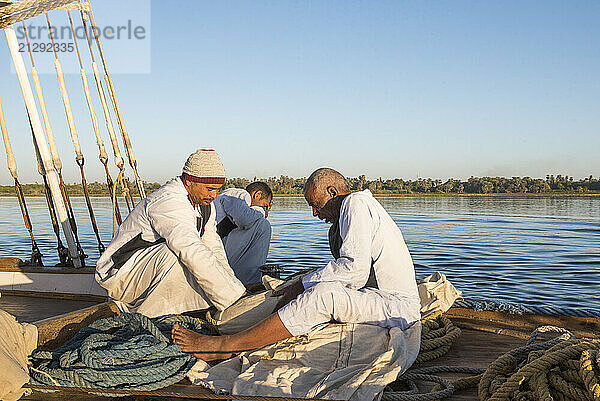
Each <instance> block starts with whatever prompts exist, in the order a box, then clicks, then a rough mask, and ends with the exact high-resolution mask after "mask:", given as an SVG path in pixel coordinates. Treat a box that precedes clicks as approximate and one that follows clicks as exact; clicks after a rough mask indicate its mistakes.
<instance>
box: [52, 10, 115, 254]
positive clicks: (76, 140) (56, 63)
mask: <svg viewBox="0 0 600 401" xmlns="http://www.w3.org/2000/svg"><path fill="white" fill-rule="evenodd" d="M67 12H68V11H67ZM45 15H46V22H47V23H48V30H49V35H50V39H51V40H52V50H53V51H54V67H55V69H56V76H57V78H58V85H59V87H60V93H61V97H62V100H63V105H64V106H65V113H66V115H67V123H68V126H69V132H70V134H71V140H72V141H73V146H74V147H75V161H76V162H77V165H78V166H79V170H80V174H81V186H82V189H83V194H84V196H85V201H86V206H87V210H88V214H89V216H90V220H91V223H92V228H93V230H94V234H95V235H96V241H97V242H98V249H99V250H101V251H100V252H101V253H102V252H103V251H104V249H105V248H104V245H103V244H102V240H101V239H100V234H99V232H98V226H97V224H96V217H95V216H94V210H93V208H92V202H91V200H90V194H89V191H88V187H87V181H86V179H85V171H84V164H85V158H84V157H83V153H82V152H81V146H80V144H79V136H78V134H77V130H76V128H75V121H74V119H73V111H72V110H71V102H70V101H69V95H68V93H67V88H66V85H65V79H64V75H63V72H62V67H61V65H60V61H59V59H58V52H57V51H56V45H55V43H54V34H53V33H52V25H51V24H50V17H49V16H48V13H46V14H45ZM74 36H75V35H74V34H73V37H74ZM82 264H83V261H82Z"/></svg>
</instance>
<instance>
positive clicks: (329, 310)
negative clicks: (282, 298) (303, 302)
mask: <svg viewBox="0 0 600 401" xmlns="http://www.w3.org/2000/svg"><path fill="white" fill-rule="evenodd" d="M305 293H306V296H307V298H308V299H307V300H308V301H309V302H310V303H311V304H313V305H315V306H316V307H317V309H318V310H319V312H321V313H324V314H328V315H333V313H334V311H335V304H336V303H337V302H339V301H340V300H341V298H343V297H344V286H343V285H342V284H341V283H338V282H321V283H317V284H315V285H314V286H312V287H310V288H309V289H307V290H306V291H305Z"/></svg>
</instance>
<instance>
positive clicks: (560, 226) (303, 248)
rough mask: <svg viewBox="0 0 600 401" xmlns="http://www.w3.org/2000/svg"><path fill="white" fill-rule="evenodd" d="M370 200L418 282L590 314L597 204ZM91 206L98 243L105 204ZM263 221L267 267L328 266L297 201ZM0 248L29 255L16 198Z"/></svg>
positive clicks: (49, 249) (595, 303) (45, 242)
mask: <svg viewBox="0 0 600 401" xmlns="http://www.w3.org/2000/svg"><path fill="white" fill-rule="evenodd" d="M379 200H380V202H381V203H382V204H383V206H384V207H385V208H386V210H387V211H388V212H389V213H390V215H391V216H392V218H393V219H394V221H395V222H396V223H397V224H398V226H399V227H400V229H401V230H402V232H403V234H404V238H405V240H406V243H407V244H408V248H409V249H410V251H411V254H412V256H413V259H414V261H415V266H416V272H417V276H418V277H424V276H426V275H428V274H430V273H432V272H434V271H441V272H444V273H446V275H447V276H448V278H449V279H450V280H451V281H452V282H453V283H454V284H455V285H456V286H457V287H458V288H459V289H460V290H462V291H463V292H464V295H465V296H467V297H471V298H480V299H496V300H504V301H512V302H519V303H523V304H527V305H554V306H569V307H588V308H594V309H596V310H600V197H593V198H577V197H572V198H571V197H548V198H543V197H542V198H538V197H536V198H523V197H514V198H512V197H386V198H380V199H379ZM92 202H93V204H94V211H95V213H96V216H97V219H98V221H99V223H100V230H101V235H102V239H103V241H104V242H105V243H107V242H108V241H109V239H110V237H111V233H112V220H111V214H110V200H109V199H108V198H94V199H92ZM72 203H73V206H74V209H75V214H76V218H77V222H78V226H79V232H80V234H79V235H80V239H81V242H82V243H83V245H84V248H85V250H86V252H87V253H88V254H89V258H88V262H87V264H88V265H92V264H93V263H94V262H95V261H96V259H97V258H98V256H99V255H98V250H97V247H96V245H95V244H96V239H95V236H94V234H93V232H92V229H91V225H90V223H89V217H88V216H87V210H86V207H85V201H84V199H83V198H73V199H72ZM27 205H28V207H29V210H30V214H31V217H32V221H33V225H34V233H35V236H36V239H37V241H38V244H39V245H40V247H41V249H42V252H43V253H44V262H45V263H46V264H54V263H57V262H58V259H57V257H56V252H55V248H56V239H55V237H54V233H53V231H52V226H51V224H50V222H49V217H48V212H47V209H46V205H45V199H44V198H27ZM122 209H123V208H122ZM123 212H124V213H125V210H123ZM269 220H270V221H271V224H272V226H273V238H272V243H271V249H270V252H269V263H278V264H280V265H282V266H283V267H285V268H286V269H287V271H288V272H293V271H296V270H298V269H304V268H308V267H319V266H322V265H323V264H325V263H326V262H327V261H328V260H329V259H330V258H331V256H330V254H329V247H328V244H327V229H328V227H329V226H328V225H327V224H326V223H324V222H321V221H319V220H318V219H316V218H314V217H313V216H312V214H311V211H310V210H309V208H308V206H307V205H306V203H305V201H304V199H303V198H300V197H298V198H295V197H294V198H276V199H275V202H274V205H273V210H272V213H271V215H270V216H269ZM0 245H1V247H0V256H18V257H21V258H23V259H25V258H27V256H28V253H29V251H30V242H29V237H28V234H27V231H26V230H25V228H24V225H23V221H22V218H21V213H20V211H19V206H18V203H17V200H16V198H0Z"/></svg>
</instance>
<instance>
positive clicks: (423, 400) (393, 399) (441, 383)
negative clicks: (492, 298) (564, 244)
mask: <svg viewBox="0 0 600 401" xmlns="http://www.w3.org/2000/svg"><path fill="white" fill-rule="evenodd" d="M446 320H447V319H446ZM450 325H451V323H450ZM440 327H443V330H440ZM453 332H454V329H452V328H451V327H450V326H448V323H447V322H445V321H443V320H442V319H440V318H437V319H436V322H435V323H431V322H424V324H423V340H422V341H423V344H424V345H422V346H421V351H420V353H419V357H418V359H417V362H415V363H418V362H425V361H429V360H432V359H435V358H437V353H430V351H429V349H430V348H434V345H433V344H435V343H436V342H438V343H443V345H442V346H441V347H440V350H441V349H445V347H446V340H445V339H444V340H442V339H443V338H444V337H445V336H447V337H448V338H449V339H451V342H453V341H454V340H455V338H453V336H454V334H450V335H447V334H446V333H453ZM440 333H441V336H440V337H437V335H438V334H440ZM543 333H558V334H559V335H558V336H557V337H555V338H552V339H550V340H547V341H543V342H538V341H537V339H538V337H539V336H540V335H541V334H543ZM432 337H434V339H432ZM440 353H441V352H440ZM433 373H465V374H473V375H474V376H470V377H466V378H461V379H458V380H455V381H453V382H450V381H449V380H447V379H444V378H442V377H439V376H434V375H432V374H433ZM416 381H426V382H434V383H437V385H436V386H435V387H434V388H433V389H432V390H431V392H429V393H424V394H419V391H418V387H417V385H416V383H415V382H416ZM398 384H401V385H403V386H408V388H409V390H408V391H385V392H384V393H383V397H382V400H386V401H433V400H438V399H442V398H446V397H450V396H451V395H452V394H454V392H456V391H459V390H463V389H467V388H472V387H476V386H478V394H479V399H480V400H482V401H509V400H510V401H512V400H515V401H554V400H558V401H567V400H572V401H600V339H599V338H596V339H585V338H584V339H577V338H575V336H573V334H571V333H570V332H569V331H568V330H565V329H562V328H558V327H553V326H542V327H540V328H538V329H536V330H535V331H534V332H533V333H532V334H531V336H530V338H529V341H528V342H527V344H526V345H524V346H522V347H519V348H516V349H514V350H512V351H510V352H508V353H506V354H504V355H502V356H500V357H499V358H498V359H496V360H495V361H494V362H492V363H491V364H490V365H489V366H488V368H487V369H475V368H468V367H457V366H432V367H427V368H420V369H412V370H409V371H408V372H406V373H405V374H404V375H402V376H401V377H399V378H398V379H397V380H396V382H394V383H392V385H391V386H393V387H394V385H396V386H397V385H398ZM386 390H387V389H386Z"/></svg>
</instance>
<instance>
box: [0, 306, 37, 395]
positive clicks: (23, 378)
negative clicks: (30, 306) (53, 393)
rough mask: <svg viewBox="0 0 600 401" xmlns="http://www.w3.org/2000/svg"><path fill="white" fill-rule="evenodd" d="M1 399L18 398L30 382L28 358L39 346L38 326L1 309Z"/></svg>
mask: <svg viewBox="0 0 600 401" xmlns="http://www.w3.org/2000/svg"><path fill="white" fill-rule="evenodd" d="M0 333H2V335H0V367H1V368H2V375H0V400H3V401H13V400H18V399H19V398H20V397H21V396H22V395H23V393H24V391H25V390H22V389H21V386H23V385H24V384H25V383H27V382H29V370H28V368H27V358H28V357H29V354H31V352H32V351H33V350H34V349H35V348H36V346H37V338H38V331H37V327H35V326H34V325H32V324H29V323H19V322H17V320H16V319H15V318H14V316H12V315H11V314H9V313H7V312H5V311H3V310H1V309H0Z"/></svg>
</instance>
